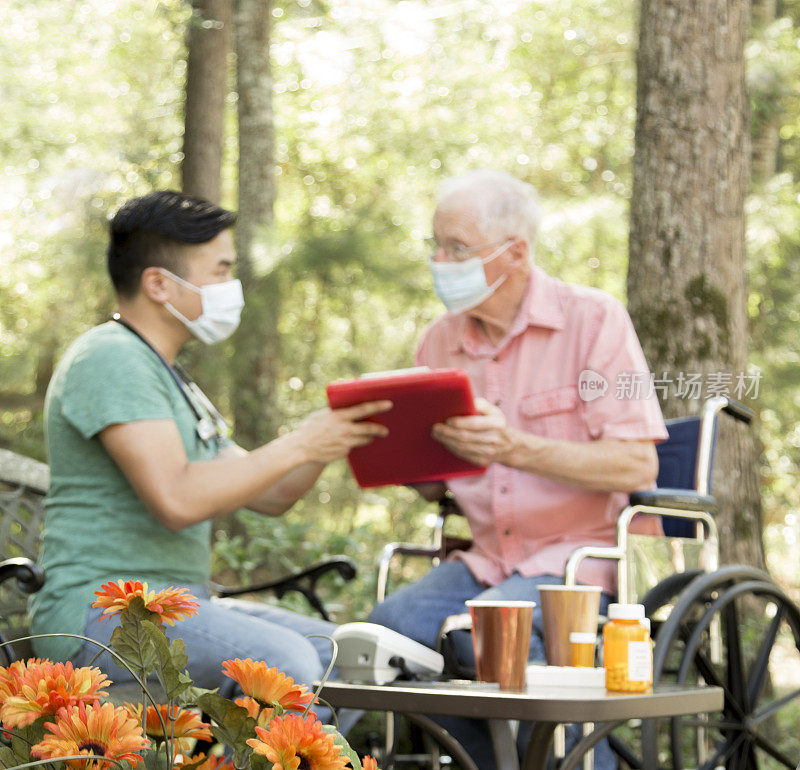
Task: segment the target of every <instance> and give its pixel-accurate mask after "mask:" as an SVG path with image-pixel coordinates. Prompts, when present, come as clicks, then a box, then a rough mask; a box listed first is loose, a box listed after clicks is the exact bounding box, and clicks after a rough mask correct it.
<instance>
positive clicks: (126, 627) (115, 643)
mask: <svg viewBox="0 0 800 770" xmlns="http://www.w3.org/2000/svg"><path fill="white" fill-rule="evenodd" d="M158 636H161V638H163V637H164V632H163V630H161V628H159V627H158V626H156V625H155V624H154V623H153V622H152V621H150V620H145V619H143V618H140V617H137V616H136V615H135V614H134V613H130V614H128V613H123V614H122V615H120V625H119V628H115V629H114V633H113V634H112V635H111V647H112V649H114V650H115V651H116V652H117V653H119V654H120V655H121V656H122V657H123V658H124V659H125V660H126V661H127V662H128V665H130V666H131V668H132V669H133V670H134V671H135V672H136V674H138V675H139V676H140V677H141V678H142V679H146V678H147V676H148V675H149V674H150V673H151V672H152V671H153V670H154V669H155V667H156V661H157V657H156V650H155V640H156V638H157V637H158Z"/></svg>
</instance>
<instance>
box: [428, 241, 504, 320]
mask: <svg viewBox="0 0 800 770" xmlns="http://www.w3.org/2000/svg"><path fill="white" fill-rule="evenodd" d="M510 243H511V241H506V243H504V244H503V245H502V246H500V248H499V249H496V250H495V251H493V252H492V253H491V254H490V255H489V256H488V257H485V258H483V259H481V258H480V257H472V258H471V259H465V260H464V261H463V262H435V261H434V260H431V262H430V266H431V273H432V274H433V288H434V290H435V291H436V296H437V297H439V299H440V300H442V302H443V303H444V306H445V307H446V308H447V310H448V312H449V313H463V312H464V311H465V310H471V309H472V308H474V307H477V306H478V305H480V304H481V302H483V301H484V300H487V299H489V297H491V296H492V294H494V292H495V291H496V290H497V288H498V286H500V284H501V283H503V281H505V279H506V278H507V276H505V275H502V276H500V278H498V279H497V280H496V281H495V282H494V283H493V284H492V285H491V286H489V285H488V284H487V283H486V273H485V272H484V270H483V266H484V265H485V264H487V263H488V262H491V261H492V260H493V259H496V258H497V257H499V256H500V255H501V254H502V253H503V252H504V251H505V250H506V249H507V248H508V247H509V244H510Z"/></svg>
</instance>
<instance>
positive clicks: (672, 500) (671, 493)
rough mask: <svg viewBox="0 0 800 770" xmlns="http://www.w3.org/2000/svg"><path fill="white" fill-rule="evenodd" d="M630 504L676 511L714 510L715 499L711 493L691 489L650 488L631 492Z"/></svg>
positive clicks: (715, 508) (715, 507) (715, 505)
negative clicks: (702, 493)
mask: <svg viewBox="0 0 800 770" xmlns="http://www.w3.org/2000/svg"><path fill="white" fill-rule="evenodd" d="M630 500H631V505H647V506H651V507H653V508H673V509H675V510H676V511H680V510H684V511H716V510H717V501H716V499H715V498H714V497H713V496H712V495H701V494H699V493H698V492H693V491H692V490H691V489H650V490H646V491H642V492H633V493H632V494H631V497H630Z"/></svg>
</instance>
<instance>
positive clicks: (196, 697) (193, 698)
mask: <svg viewBox="0 0 800 770" xmlns="http://www.w3.org/2000/svg"><path fill="white" fill-rule="evenodd" d="M216 693H217V688H214V689H213V690H208V689H206V688H205V687H195V686H194V685H191V686H189V687H187V688H186V689H185V690H184V691H183V692H182V693H181V694H180V695H178V696H177V697H176V699H175V701H176V702H177V704H178V705H179V706H197V705H198V703H199V701H200V698H201V697H202V696H203V695H209V694H216Z"/></svg>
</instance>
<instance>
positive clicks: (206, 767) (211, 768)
mask: <svg viewBox="0 0 800 770" xmlns="http://www.w3.org/2000/svg"><path fill="white" fill-rule="evenodd" d="M200 760H202V764H200V765H198V766H197V768H196V770H236V769H235V768H234V766H233V763H232V762H231V761H230V760H229V759H226V758H225V757H217V756H214V754H211V755H209V756H206V755H205V754H202V753H201V754H195V755H194V756H193V757H187V758H185V759H180V760H177V761H176V762H175V767H181V766H182V765H193V764H195V762H200Z"/></svg>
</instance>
